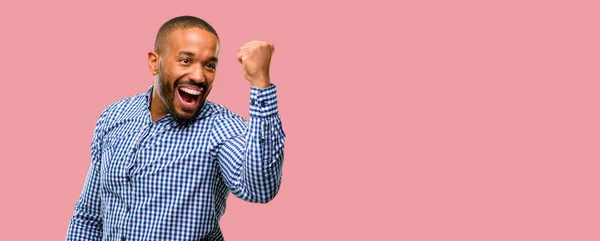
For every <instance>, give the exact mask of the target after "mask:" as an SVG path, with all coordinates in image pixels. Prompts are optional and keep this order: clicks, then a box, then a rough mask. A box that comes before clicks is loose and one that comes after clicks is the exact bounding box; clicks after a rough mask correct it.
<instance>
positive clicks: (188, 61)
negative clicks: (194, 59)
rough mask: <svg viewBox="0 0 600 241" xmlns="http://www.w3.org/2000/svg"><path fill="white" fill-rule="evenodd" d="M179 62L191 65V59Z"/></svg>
mask: <svg viewBox="0 0 600 241" xmlns="http://www.w3.org/2000/svg"><path fill="white" fill-rule="evenodd" d="M179 62H181V63H183V64H189V63H190V59H180V60H179Z"/></svg>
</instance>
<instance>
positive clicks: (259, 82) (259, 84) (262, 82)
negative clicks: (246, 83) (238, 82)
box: [250, 77, 271, 89]
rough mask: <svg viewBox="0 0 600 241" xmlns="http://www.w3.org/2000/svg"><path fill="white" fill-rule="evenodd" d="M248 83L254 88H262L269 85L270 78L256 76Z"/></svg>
mask: <svg viewBox="0 0 600 241" xmlns="http://www.w3.org/2000/svg"><path fill="white" fill-rule="evenodd" d="M250 85H251V86H252V87H255V88H260V89H264V88H267V87H269V86H271V80H270V79H269V78H268V77H267V78H257V79H252V80H250Z"/></svg>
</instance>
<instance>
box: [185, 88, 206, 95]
mask: <svg viewBox="0 0 600 241" xmlns="http://www.w3.org/2000/svg"><path fill="white" fill-rule="evenodd" d="M200 90H202V89H200ZM181 91H183V92H185V93H188V94H190V95H200V94H201V93H202V91H197V90H192V89H188V88H185V87H182V88H181Z"/></svg>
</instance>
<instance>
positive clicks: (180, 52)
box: [178, 50, 219, 62]
mask: <svg viewBox="0 0 600 241" xmlns="http://www.w3.org/2000/svg"><path fill="white" fill-rule="evenodd" d="M178 55H188V56H191V57H193V56H196V54H194V52H191V51H186V50H182V51H179V53H178ZM208 62H219V58H217V57H215V56H212V57H210V58H208Z"/></svg>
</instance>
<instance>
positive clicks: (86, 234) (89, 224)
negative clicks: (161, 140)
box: [66, 110, 106, 241]
mask: <svg viewBox="0 0 600 241" xmlns="http://www.w3.org/2000/svg"><path fill="white" fill-rule="evenodd" d="M105 119H106V110H105V111H104V112H103V113H102V114H101V115H100V118H99V119H98V121H97V122H96V127H95V130H94V134H93V137H92V146H91V159H92V160H91V164H90V167H89V169H88V172H87V176H86V179H85V183H84V186H83V191H82V192H81V194H80V196H79V199H78V200H77V202H76V203H75V210H74V213H73V216H72V217H71V219H70V221H69V227H68V231H67V237H66V240H67V241H75V240H77V241H80V240H90V241H91V240H94V241H96V240H98V241H99V240H101V239H102V209H101V201H100V198H101V197H100V165H101V163H100V162H101V155H102V139H103V135H104V133H103V128H102V127H103V124H104V121H105Z"/></svg>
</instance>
